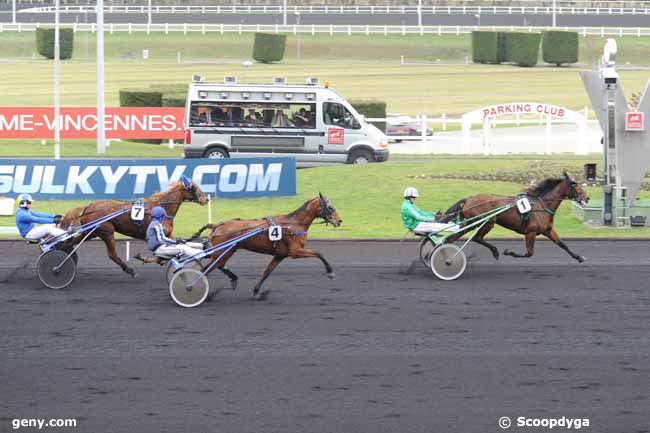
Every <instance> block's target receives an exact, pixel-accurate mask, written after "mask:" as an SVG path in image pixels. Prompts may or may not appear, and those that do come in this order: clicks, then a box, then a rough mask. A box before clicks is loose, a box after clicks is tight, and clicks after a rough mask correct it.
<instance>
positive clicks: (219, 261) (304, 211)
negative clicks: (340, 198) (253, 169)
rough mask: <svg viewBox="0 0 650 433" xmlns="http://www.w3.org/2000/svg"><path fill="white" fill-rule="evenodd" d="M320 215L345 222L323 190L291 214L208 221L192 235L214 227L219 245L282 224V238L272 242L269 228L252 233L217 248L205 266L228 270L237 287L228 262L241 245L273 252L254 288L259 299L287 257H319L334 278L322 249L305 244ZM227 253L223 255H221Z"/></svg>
mask: <svg viewBox="0 0 650 433" xmlns="http://www.w3.org/2000/svg"><path fill="white" fill-rule="evenodd" d="M316 218H321V219H323V220H324V221H325V224H332V225H333V226H334V227H338V226H340V225H341V222H342V220H341V218H340V217H339V215H338V213H337V212H336V209H335V208H334V206H332V203H331V202H330V201H329V200H328V199H327V198H326V197H325V196H323V195H322V194H320V193H319V195H318V197H315V198H313V199H311V200H309V201H307V202H305V203H304V204H303V205H302V206H301V207H300V208H298V209H296V210H295V211H293V212H291V213H290V214H287V215H275V216H270V217H267V218H261V219H256V220H240V219H234V220H230V221H226V222H223V223H221V224H218V225H213V224H207V225H205V226H203V227H201V228H200V229H199V231H197V232H196V233H195V234H194V235H193V236H192V237H193V238H198V237H199V236H200V235H201V233H202V232H203V231H204V230H205V229H208V228H209V229H212V231H211V233H210V243H211V244H212V245H218V244H220V243H223V242H226V241H228V240H229V239H233V238H235V237H236V236H240V235H243V234H245V233H247V232H249V231H252V230H255V229H259V228H261V227H270V226H274V225H278V226H281V227H282V238H281V239H280V240H278V241H275V242H272V241H270V240H269V233H268V230H264V231H263V232H261V233H259V234H257V235H255V236H252V237H250V238H248V239H245V240H243V241H241V242H239V243H238V244H237V245H236V246H235V247H234V248H233V249H232V250H229V251H227V252H226V253H225V254H223V252H222V251H217V252H215V253H213V254H212V256H211V257H210V262H209V263H208V264H207V265H206V266H205V267H204V269H207V268H210V269H214V268H218V269H220V270H221V271H222V272H224V273H225V274H226V275H228V277H229V278H230V280H231V285H232V288H233V289H234V288H236V287H237V279H238V277H237V275H235V274H234V273H233V272H232V271H230V270H229V269H227V268H226V263H227V262H228V260H229V259H230V258H231V257H232V256H233V254H235V252H236V251H237V250H238V249H244V250H248V251H253V252H256V253H261V254H269V255H271V256H273V259H271V262H270V263H269V264H268V265H267V267H266V269H265V270H264V273H263V274H262V278H261V279H260V280H259V281H258V283H257V284H256V285H255V288H254V289H253V298H254V299H257V300H262V299H265V298H266V297H267V296H268V294H269V291H268V290H266V291H264V292H262V293H260V287H261V286H262V284H263V283H264V281H265V280H266V279H267V278H268V277H269V275H271V272H273V270H274V269H275V268H276V267H277V266H278V265H279V264H280V262H282V260H284V259H286V258H287V257H291V258H293V259H301V258H307V257H317V258H318V259H320V261H321V262H323V265H325V270H326V271H327V276H328V277H329V278H332V279H333V278H334V271H333V270H332V266H331V265H330V264H329V262H328V261H327V260H326V259H325V257H323V255H322V254H320V253H319V252H318V251H312V250H308V249H306V248H305V242H307V232H308V230H309V227H310V226H311V224H312V222H313V221H314V219H316ZM222 254H223V256H222V257H220V256H221V255H222Z"/></svg>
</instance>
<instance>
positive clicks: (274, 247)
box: [264, 215, 279, 253]
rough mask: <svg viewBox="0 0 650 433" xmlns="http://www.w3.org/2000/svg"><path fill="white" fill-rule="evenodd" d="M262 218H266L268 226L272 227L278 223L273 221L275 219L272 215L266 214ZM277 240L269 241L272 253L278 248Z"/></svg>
mask: <svg viewBox="0 0 650 433" xmlns="http://www.w3.org/2000/svg"><path fill="white" fill-rule="evenodd" d="M264 219H265V220H266V224H267V225H268V226H269V227H273V226H277V225H278V223H276V222H275V219H273V215H268V216H267V217H266V218H264ZM278 242H279V241H271V245H273V252H274V253H275V252H276V251H277V249H278Z"/></svg>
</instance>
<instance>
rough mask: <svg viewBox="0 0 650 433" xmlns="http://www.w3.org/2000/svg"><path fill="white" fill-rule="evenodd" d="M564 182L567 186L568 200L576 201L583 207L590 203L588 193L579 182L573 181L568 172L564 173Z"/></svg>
mask: <svg viewBox="0 0 650 433" xmlns="http://www.w3.org/2000/svg"><path fill="white" fill-rule="evenodd" d="M564 181H565V182H566V185H567V192H566V198H568V199H570V200H573V201H576V202H578V203H580V204H581V205H583V206H584V205H585V204H587V202H589V195H588V194H587V192H586V191H585V190H584V189H583V188H582V186H580V184H579V183H578V182H576V181H575V180H573V179H572V178H571V176H569V175H568V174H567V172H566V171H565V172H564Z"/></svg>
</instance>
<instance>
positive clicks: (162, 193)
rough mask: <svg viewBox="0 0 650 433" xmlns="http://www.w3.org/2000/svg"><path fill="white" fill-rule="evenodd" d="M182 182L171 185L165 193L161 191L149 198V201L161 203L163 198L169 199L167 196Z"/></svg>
mask: <svg viewBox="0 0 650 433" xmlns="http://www.w3.org/2000/svg"><path fill="white" fill-rule="evenodd" d="M179 183H181V182H180V181H177V182H173V183H170V184H169V186H168V187H167V189H166V190H165V191H159V192H157V193H154V194H151V196H150V197H147V198H148V199H149V200H154V201H160V199H161V198H164V197H167V195H168V194H169V193H170V192H172V190H173V189H174V188H175V187H176V186H177V185H178V184H179Z"/></svg>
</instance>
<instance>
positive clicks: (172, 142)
mask: <svg viewBox="0 0 650 433" xmlns="http://www.w3.org/2000/svg"><path fill="white" fill-rule="evenodd" d="M167 145H168V146H169V148H170V149H173V148H174V145H175V143H174V139H173V138H170V139H169V142H168V143H167Z"/></svg>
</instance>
